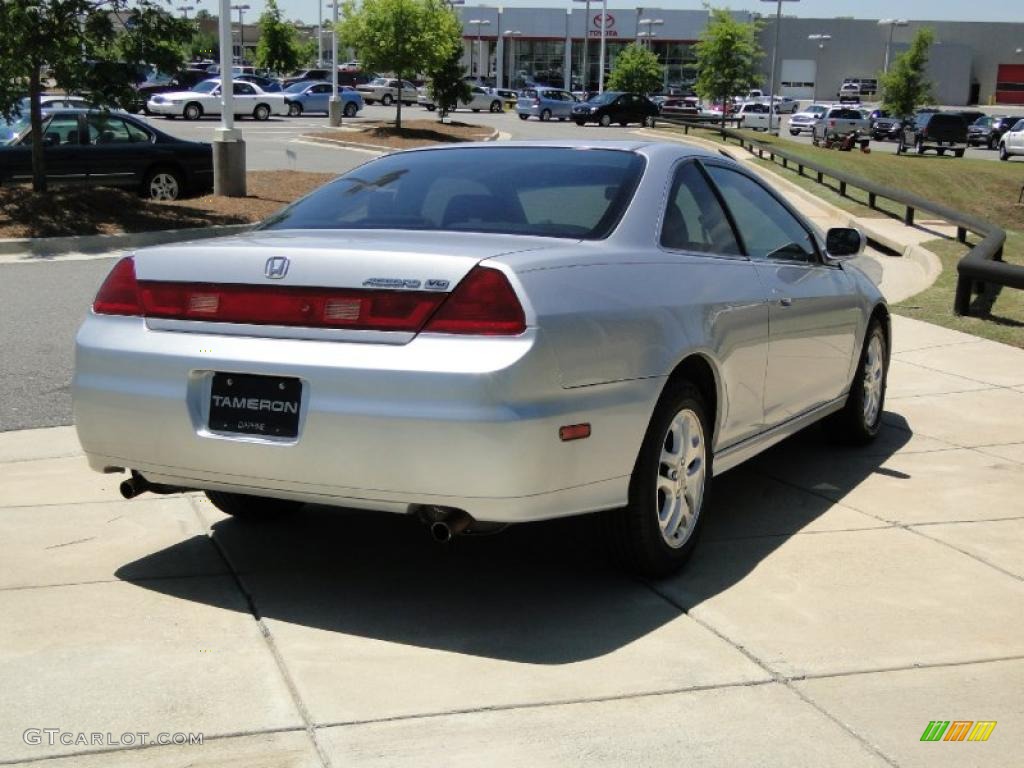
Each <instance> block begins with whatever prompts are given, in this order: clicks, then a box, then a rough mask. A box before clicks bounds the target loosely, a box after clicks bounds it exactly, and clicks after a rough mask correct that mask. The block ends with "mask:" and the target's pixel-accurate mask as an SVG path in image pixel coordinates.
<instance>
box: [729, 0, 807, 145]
mask: <svg viewBox="0 0 1024 768" xmlns="http://www.w3.org/2000/svg"><path fill="white" fill-rule="evenodd" d="M761 2H762V3H776V4H777V7H776V9H775V45H774V46H773V47H772V75H771V82H769V83H768V132H769V133H771V132H772V128H773V126H774V123H775V69H776V67H777V66H778V61H779V33H780V32H781V30H782V4H783V3H799V2H800V0H761ZM722 107H723V108H724V107H725V105H724V104H723V105H722Z"/></svg>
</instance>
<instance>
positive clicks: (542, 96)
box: [516, 88, 578, 121]
mask: <svg viewBox="0 0 1024 768" xmlns="http://www.w3.org/2000/svg"><path fill="white" fill-rule="evenodd" d="M577 103H578V102H577V101H576V97H575V96H573V95H572V94H571V93H569V91H564V90H562V89H561V88H524V89H523V90H521V91H520V92H519V100H518V101H517V102H516V113H517V114H518V115H519V119H520V120H527V119H529V118H531V117H536V118H537V119H539V120H545V121H546V120H550V119H552V118H556V119H558V120H569V119H570V118H572V116H573V113H572V109H573V107H574V106H576V104H577Z"/></svg>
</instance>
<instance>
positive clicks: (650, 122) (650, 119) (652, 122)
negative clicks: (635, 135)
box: [644, 115, 657, 128]
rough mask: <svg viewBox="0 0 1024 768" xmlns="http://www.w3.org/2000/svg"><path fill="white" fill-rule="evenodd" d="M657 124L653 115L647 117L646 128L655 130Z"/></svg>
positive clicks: (645, 120)
mask: <svg viewBox="0 0 1024 768" xmlns="http://www.w3.org/2000/svg"><path fill="white" fill-rule="evenodd" d="M656 123H657V120H656V119H655V118H654V116H653V115H648V116H647V117H645V118H644V127H645V128H653V127H654V126H655V124H656Z"/></svg>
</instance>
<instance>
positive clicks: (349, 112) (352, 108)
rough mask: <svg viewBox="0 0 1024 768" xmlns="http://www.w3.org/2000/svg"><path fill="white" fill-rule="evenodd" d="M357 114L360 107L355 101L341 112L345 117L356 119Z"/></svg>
mask: <svg viewBox="0 0 1024 768" xmlns="http://www.w3.org/2000/svg"><path fill="white" fill-rule="evenodd" d="M357 112H359V107H357V106H356V103H355V102H354V101H350V102H349V103H348V104H346V105H345V106H344V108H343V109H342V110H341V114H343V115H344V116H345V117H355V116H356V113H357Z"/></svg>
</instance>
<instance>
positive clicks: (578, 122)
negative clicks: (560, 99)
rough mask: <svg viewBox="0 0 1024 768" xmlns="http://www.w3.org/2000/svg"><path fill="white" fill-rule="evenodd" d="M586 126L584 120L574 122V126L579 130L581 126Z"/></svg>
mask: <svg viewBox="0 0 1024 768" xmlns="http://www.w3.org/2000/svg"><path fill="white" fill-rule="evenodd" d="M586 124H587V121H586V120H577V121H576V125H578V126H579V127H580V128H582V127H583V126H585V125H586Z"/></svg>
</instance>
